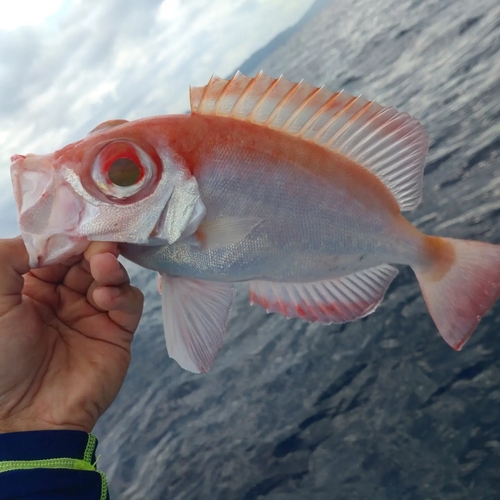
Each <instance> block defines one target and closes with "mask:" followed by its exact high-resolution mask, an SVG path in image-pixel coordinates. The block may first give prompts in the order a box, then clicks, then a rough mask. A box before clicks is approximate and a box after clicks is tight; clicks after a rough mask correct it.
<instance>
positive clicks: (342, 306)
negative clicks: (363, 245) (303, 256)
mask: <svg viewBox="0 0 500 500" xmlns="http://www.w3.org/2000/svg"><path fill="white" fill-rule="evenodd" d="M396 274H398V270H397V269H396V268H395V267H393V266H390V265H388V264H382V265H381V266H378V267H373V268H371V269H365V270H364V271H360V272H358V273H354V274H349V275H348V276H342V277H341V278H336V279H332V280H327V281H317V282H314V283H274V282H271V281H252V282H251V283H250V301H251V302H252V304H258V305H261V306H262V307H264V308H265V309H266V310H267V311H268V312H277V313H281V314H283V315H285V316H286V317H287V318H302V319H305V320H307V321H312V322H318V323H324V324H329V323H346V322H348V321H354V320H355V319H357V318H362V317H363V316H367V315H368V314H370V313H372V312H373V311H374V310H375V309H376V308H377V306H378V305H379V303H380V302H381V301H382V299H383V298H384V294H385V292H386V290H387V288H388V287H389V285H390V283H391V281H392V280H393V279H394V278H395V276H396Z"/></svg>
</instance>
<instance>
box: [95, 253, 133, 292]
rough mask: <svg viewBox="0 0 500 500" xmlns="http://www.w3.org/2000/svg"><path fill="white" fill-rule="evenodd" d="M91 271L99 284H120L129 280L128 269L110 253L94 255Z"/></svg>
mask: <svg viewBox="0 0 500 500" xmlns="http://www.w3.org/2000/svg"><path fill="white" fill-rule="evenodd" d="M90 272H91V273H92V277H93V278H94V279H95V281H96V282H97V284H98V285H99V286H120V285H125V284H126V283H128V282H129V277H128V274H127V271H125V268H124V267H123V266H122V265H121V264H120V263H119V262H118V260H117V258H116V257H115V256H114V255H112V254H110V253H99V254H97V255H94V256H92V257H91V259H90Z"/></svg>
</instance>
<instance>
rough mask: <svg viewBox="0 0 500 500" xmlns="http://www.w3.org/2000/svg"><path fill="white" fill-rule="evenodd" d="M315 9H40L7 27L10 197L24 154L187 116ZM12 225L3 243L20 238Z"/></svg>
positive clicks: (119, 3)
mask: <svg viewBox="0 0 500 500" xmlns="http://www.w3.org/2000/svg"><path fill="white" fill-rule="evenodd" d="M312 2H313V0H307V1H306V0H273V1H272V2H270V1H265V0H218V1H217V2H213V0H182V1H181V0H164V1H163V2H162V1H160V0H158V1H155V0H147V1H142V2H136V1H135V0H105V1H102V0H86V1H85V2H77V1H74V0H65V1H64V2H61V1H59V0H50V1H47V2H36V5H37V7H36V8H40V6H42V5H45V6H47V9H46V10H45V11H41V10H39V11H36V15H35V14H33V18H34V19H35V21H33V22H31V21H30V22H24V23H18V25H17V27H16V28H15V29H12V28H13V26H14V25H16V22H17V21H15V17H11V18H10V19H11V23H10V25H9V29H8V30H5V29H4V30H2V29H1V25H0V54H1V57H0V96H2V99H1V100H0V189H3V190H10V189H11V187H10V174H9V164H10V163H9V158H10V156H11V155H12V154H14V153H20V154H25V153H48V152H51V151H54V150H55V149H57V148H60V147H62V146H64V145H65V144H68V143H69V142H72V141H74V140H78V139H79V138H81V137H82V136H84V135H85V134H86V133H87V132H88V131H89V130H91V129H92V128H93V127H94V126H95V125H96V124H98V123H100V122H101V121H104V120H107V119H110V118H127V119H135V118H138V117H143V116H148V115H153V114H163V113H177V112H183V111H185V110H186V109H188V106H189V100H188V88H189V85H190V84H191V85H203V84H205V83H206V82H207V81H208V79H209V78H210V76H211V75H212V74H213V73H216V74H218V75H220V76H227V75H229V74H230V73H231V72H232V71H234V70H235V69H236V68H237V67H238V66H239V65H240V64H241V63H242V62H244V61H245V60H246V59H247V58H248V57H249V56H250V55H251V54H252V53H253V52H254V51H255V50H257V49H259V48H260V47H262V46H264V45H265V44H266V43H267V42H268V41H269V40H271V39H272V38H273V37H274V36H276V35H277V34H278V33H279V32H281V31H282V30H284V29H285V28H287V27H288V26H290V25H292V24H293V23H295V22H296V21H298V19H300V17H301V16H302V15H303V13H304V12H305V11H306V10H307V8H309V6H310V5H311V4H312ZM18 4H19V5H21V3H19V1H18ZM11 5H13V4H12V3H11ZM25 8H26V9H27V8H28V7H27V6H26V5H25ZM57 8H59V10H58V11H57ZM35 10H36V9H35ZM33 12H35V11H33ZM12 15H13V14H12ZM0 17H1V13H0ZM12 19H14V20H12ZM30 19H31V18H30ZM19 24H31V25H30V26H25V25H22V26H21V25H19ZM4 96H6V98H5V99H4V98H3V97H4ZM4 200H5V201H2V203H4V204H6V205H4V207H2V210H3V213H5V211H6V210H7V211H14V210H15V209H14V206H13V204H12V200H11V198H10V197H9V200H6V199H5V198H4ZM8 219H9V220H13V218H12V217H9V218H8ZM6 220H7V219H3V221H2V224H1V225H0V236H2V235H6V234H12V233H13V232H15V231H16V229H15V228H13V227H12V226H11V224H10V223H7V222H5V221H6Z"/></svg>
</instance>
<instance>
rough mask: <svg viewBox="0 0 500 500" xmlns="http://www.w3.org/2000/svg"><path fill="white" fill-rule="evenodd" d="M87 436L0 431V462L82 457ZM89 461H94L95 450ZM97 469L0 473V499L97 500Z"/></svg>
mask: <svg viewBox="0 0 500 500" xmlns="http://www.w3.org/2000/svg"><path fill="white" fill-rule="evenodd" d="M88 439H89V435H88V434H87V433H86V432H81V431H31V432H15V433H11V434H0V462H4V461H11V460H43V459H48V458H77V459H80V460H83V458H84V454H85V449H86V447H87V442H88ZM93 451H94V453H93V454H92V459H91V463H94V462H95V450H93ZM101 487H102V478H101V475H100V474H99V473H98V472H97V471H82V470H72V469H29V470H15V471H8V472H0V500H17V499H23V500H63V499H66V500H99V499H100V498H101Z"/></svg>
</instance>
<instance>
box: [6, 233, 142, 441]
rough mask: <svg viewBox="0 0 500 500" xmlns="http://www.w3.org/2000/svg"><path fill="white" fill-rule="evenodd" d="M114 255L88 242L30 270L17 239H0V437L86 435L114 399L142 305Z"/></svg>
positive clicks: (103, 246)
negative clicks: (51, 432) (50, 432)
mask: <svg viewBox="0 0 500 500" xmlns="http://www.w3.org/2000/svg"><path fill="white" fill-rule="evenodd" d="M117 256H118V248H117V245H116V244H113V243H96V242H94V243H92V244H91V245H90V246H89V247H88V249H87V250H86V252H85V254H84V256H83V258H82V257H79V258H73V259H71V260H70V261H69V262H67V263H65V264H61V265H53V266H49V267H45V268H41V269H34V270H31V271H30V270H29V265H28V254H27V252H26V248H25V246H24V243H23V241H22V239H21V238H15V239H10V240H0V432H15V431H26V430H46V429H75V430H83V431H86V432H90V431H91V430H92V428H93V427H94V425H95V423H96V421H97V419H98V418H99V417H100V416H101V415H102V414H103V413H104V411H106V409H107V408H108V407H109V406H110V404H111V403H112V402H113V400H114V399H115V397H116V396H117V394H118V391H119V390H120V387H121V385H122V383H123V380H124V378H125V374H126V372H127V369H128V366H129V363H130V347H131V343H132V339H133V333H134V331H135V329H136V328H137V325H138V323H139V319H140V316H141V313H142V303H143V296H142V293H141V292H140V291H139V290H138V289H137V288H135V287H132V286H130V284H129V281H128V276H127V273H126V271H125V270H124V269H123V267H122V266H121V265H120V264H119V263H118V261H117V259H116V257H117ZM23 275H24V279H23ZM115 294H116V296H115Z"/></svg>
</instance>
